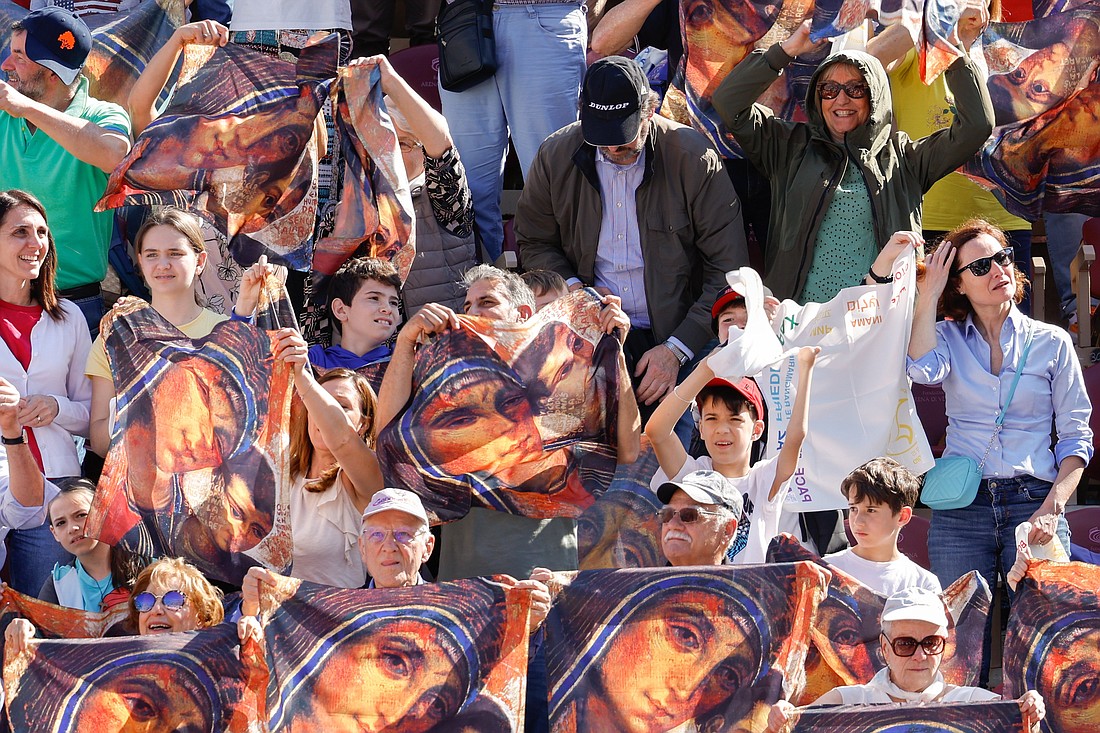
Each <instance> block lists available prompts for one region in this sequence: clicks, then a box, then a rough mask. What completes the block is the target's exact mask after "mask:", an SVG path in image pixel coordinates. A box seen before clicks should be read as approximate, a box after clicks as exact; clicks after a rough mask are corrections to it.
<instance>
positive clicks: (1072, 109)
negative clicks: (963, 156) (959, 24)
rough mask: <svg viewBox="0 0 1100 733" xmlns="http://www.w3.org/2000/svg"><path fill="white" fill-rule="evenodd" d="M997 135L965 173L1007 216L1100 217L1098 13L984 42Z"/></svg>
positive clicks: (1007, 30) (1035, 24) (1087, 7)
mask: <svg viewBox="0 0 1100 733" xmlns="http://www.w3.org/2000/svg"><path fill="white" fill-rule="evenodd" d="M982 44H983V51H984V57H985V62H986V66H987V67H988V69H989V78H988V87H989V96H990V98H991V99H992V101H993V109H994V113H995V116H996V126H995V127H994V129H993V134H992V136H991V137H990V138H989V140H988V141H986V143H985V145H984V146H983V147H982V149H981V150H980V151H978V154H977V155H976V156H975V157H974V158H972V159H971V160H970V161H969V162H968V163H967V164H966V165H965V166H964V167H963V169H962V172H963V173H964V174H965V175H967V176H968V177H970V178H971V179H973V180H974V181H976V182H977V183H979V184H980V185H982V186H984V187H986V188H988V189H990V190H992V191H993V193H994V194H995V195H996V196H997V198H998V200H1000V201H1001V203H1002V204H1003V205H1004V206H1005V208H1006V209H1008V210H1009V211H1010V212H1011V213H1013V214H1015V215H1017V216H1020V217H1023V218H1025V219H1028V220H1031V221H1034V220H1036V219H1038V218H1039V217H1040V216H1041V215H1042V213H1043V212H1044V211H1049V212H1060V213H1071V212H1072V213H1080V214H1088V215H1089V216H1100V3H1097V2H1093V3H1089V4H1084V5H1082V6H1080V7H1078V8H1076V9H1073V10H1068V11H1066V12H1062V13H1057V14H1054V15H1050V16H1048V17H1045V18H1037V19H1036V20H1031V21H1028V22H1026V23H991V24H990V26H989V28H988V29H986V32H985V34H984V35H983V37H982Z"/></svg>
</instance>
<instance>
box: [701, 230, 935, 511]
mask: <svg viewBox="0 0 1100 733" xmlns="http://www.w3.org/2000/svg"><path fill="white" fill-rule="evenodd" d="M915 265H916V258H915V255H914V254H913V252H912V250H910V251H909V252H907V253H905V254H904V255H902V256H901V257H899V258H898V259H897V260H896V261H895V262H894V265H893V268H892V269H891V272H892V273H893V275H894V280H893V281H892V282H891V283H889V284H885V285H864V286H859V287H852V288H845V289H844V290H841V291H840V292H839V293H838V294H837V296H836V297H835V298H833V299H832V300H830V301H829V302H827V303H807V304H806V305H799V304H798V303H796V302H794V301H793V300H785V301H783V302H782V303H781V304H780V306H779V310H778V314H777V315H776V316H775V317H774V318H773V319H772V321H771V323H772V324H774V325H768V322H767V320H765V319H764V318H763V317H762V316H757V315H756V312H757V309H759V311H760V312H762V310H763V297H762V295H761V296H760V297H756V298H753V299H752V300H750V299H749V298H748V297H746V306H747V307H748V308H749V323H748V325H747V327H746V328H745V330H744V331H742V332H740V333H739V334H733V335H731V336H730V340H729V344H728V345H727V346H726V347H724V348H723V349H722V350H721V351H720V352H719V353H718V354H716V355H715V356H712V357H711V360H710V364H711V366H712V368H714V369H715V373H716V374H718V375H719V376H722V377H726V378H735V379H740V378H741V377H742V376H746V375H748V376H755V377H756V381H757V383H758V384H759V385H760V391H761V392H762V393H763V396H764V403H765V406H766V408H767V412H768V445H767V453H766V454H767V455H777V454H778V452H779V449H780V448H781V447H782V443H783V437H784V436H785V435H786V432H787V425H788V423H789V422H790V419H791V412H792V410H793V409H794V398H795V394H796V391H797V389H798V384H797V376H798V368H797V363H796V356H795V355H794V353H793V351H791V350H793V349H797V348H799V347H802V346H818V347H820V348H821V354H820V355H819V356H818V358H817V368H816V369H815V370H814V383H813V394H812V395H811V397H810V402H809V408H808V409H809V430H808V432H807V433H806V440H805V442H804V443H803V444H802V453H801V455H800V458H799V460H798V467H797V469H796V470H795V472H794V475H793V476H792V477H791V491H790V494H789V495H788V497H787V504H786V506H787V507H788V508H789V509H791V510H793V511H799V512H802V511H816V510H820V509H844V508H847V506H848V502H847V500H846V499H845V498H844V496H843V495H842V494H841V493H840V485H841V483H842V482H843V480H844V477H845V476H847V475H848V474H849V473H850V472H851V471H852V469H854V468H855V467H857V466H859V465H862V464H863V463H865V462H866V461H869V460H871V459H872V458H876V457H878V456H890V457H891V458H894V459H895V460H897V461H898V462H899V463H901V464H902V465H903V466H905V467H906V468H908V469H909V470H911V471H913V472H914V473H917V474H922V473H924V472H925V471H927V470H928V469H929V468H931V467H932V462H933V458H932V451H931V448H930V447H929V445H928V438H927V437H926V436H925V434H924V430H923V429H922V427H921V424H920V420H919V419H918V418H917V412H916V405H915V403H914V401H913V395H912V392H911V390H910V387H909V380H908V379H907V378H906V376H905V353H906V348H907V346H908V343H909V331H910V327H911V324H912V320H913V293H914V286H915V282H916V275H915V272H916V269H915ZM746 269H747V268H742V270H741V271H740V272H744V271H745V270H746ZM726 277H727V279H729V280H730V282H731V284H732V283H735V282H736V283H738V286H739V287H743V285H741V283H742V281H743V280H745V278H746V277H747V276H746V275H741V274H739V273H738V272H734V273H729V274H727V276H726ZM751 278H752V280H753V282H755V283H758V282H759V276H758V275H756V273H755V272H753V273H751ZM739 292H743V291H739ZM735 336H736V338H735ZM777 337H778V339H779V342H780V343H781V345H782V349H787V350H788V351H787V353H786V355H785V356H782V357H781V358H779V359H778V360H777V361H775V362H774V363H773V365H772V366H770V367H768V368H766V369H764V371H762V372H760V373H759V374H757V372H756V370H757V368H758V367H759V365H760V364H761V362H762V361H767V359H764V360H762V359H761V358H760V356H759V355H760V354H761V353H764V354H771V353H776V352H777V351H779V350H778V349H777V348H776V344H775V341H776V338H777ZM770 358H771V357H770V356H769V357H768V359H770ZM717 364H721V370H720V368H719V366H717ZM867 405H876V406H877V407H876V409H874V410H868V409H867Z"/></svg>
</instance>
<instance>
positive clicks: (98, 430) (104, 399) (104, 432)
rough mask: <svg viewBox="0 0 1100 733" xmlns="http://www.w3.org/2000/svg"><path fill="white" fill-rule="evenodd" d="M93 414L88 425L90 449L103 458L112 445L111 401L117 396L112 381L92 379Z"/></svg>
mask: <svg viewBox="0 0 1100 733" xmlns="http://www.w3.org/2000/svg"><path fill="white" fill-rule="evenodd" d="M91 380H92V410H91V412H92V414H91V422H90V423H89V425H88V440H89V447H90V448H91V449H92V451H93V452H94V453H97V454H99V455H100V456H102V457H104V458H105V457H106V456H107V448H108V447H110V445H111V400H112V399H114V396H115V384H114V382H112V381H111V380H110V379H104V378H103V377H91Z"/></svg>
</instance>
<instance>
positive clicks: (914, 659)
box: [768, 586, 1046, 733]
mask: <svg viewBox="0 0 1100 733" xmlns="http://www.w3.org/2000/svg"><path fill="white" fill-rule="evenodd" d="M881 626H882V633H881V634H880V635H879V643H880V644H881V649H882V656H883V658H884V659H885V660H886V667H884V668H883V669H880V670H879V671H878V673H877V674H876V675H875V676H874V677H873V678H871V681H870V682H868V683H867V684H865V685H847V686H844V687H835V688H833V689H832V690H829V691H828V692H826V693H825V694H824V695H822V696H821V697H819V698H818V699H817V700H816V701H815V702H814V703H813V704H814V705H837V704H843V705H882V704H889V703H927V702H941V703H948V702H980V701H983V700H999V699H1000V696H999V695H997V693H995V692H990V691H989V690H986V689H983V688H981V687H965V686H959V685H950V684H947V683H946V682H944V679H943V675H942V674H940V662H942V661H943V650H944V647H945V646H946V645H947V637H948V634H949V631H948V626H949V624H948V618H947V608H946V607H945V606H944V603H943V599H942V598H940V596H939V595H937V594H935V593H933V592H932V591H930V590H927V589H925V588H920V587H916V586H913V587H909V588H906V589H904V590H901V591H898V592H897V593H895V594H894V595H892V596H890V597H889V598H888V599H886V605H885V606H884V607H883V609H882V622H881ZM1019 703H1020V711H1021V712H1022V713H1023V715H1024V720H1025V721H1028V722H1030V724H1031V729H1032V730H1033V731H1037V730H1038V729H1039V721H1041V720H1042V719H1043V718H1044V717H1045V715H1046V708H1045V706H1044V704H1043V698H1042V696H1041V695H1039V693H1038V692H1035V691H1034V690H1028V691H1027V692H1026V693H1024V695H1023V696H1022V697H1020V700H1019ZM794 713H795V707H794V706H793V705H791V703H789V702H787V701H785V700H780V701H779V702H778V703H776V704H775V705H773V706H772V710H771V714H770V716H769V718H768V730H769V731H771V733H783V732H784V731H787V730H790V727H791V725H792V723H793V722H794V721H795V720H796V719H797V715H795V714H794Z"/></svg>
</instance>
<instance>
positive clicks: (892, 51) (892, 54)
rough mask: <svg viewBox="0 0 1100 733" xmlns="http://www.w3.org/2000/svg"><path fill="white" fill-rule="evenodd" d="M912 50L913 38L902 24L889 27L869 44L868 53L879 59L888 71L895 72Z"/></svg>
mask: <svg viewBox="0 0 1100 733" xmlns="http://www.w3.org/2000/svg"><path fill="white" fill-rule="evenodd" d="M912 48H913V36H912V34H911V33H910V32H909V29H908V28H906V27H905V26H904V25H903V24H901V23H895V24H894V25H892V26H889V27H887V28H886V29H885V30H883V31H882V33H879V34H878V35H877V36H875V37H874V38H872V39H871V40H869V41H868V42H867V53H869V54H871V55H872V56H874V57H875V58H876V59H878V60H879V62H880V63H881V64H882V66H883V68H885V69H886V70H887V71H893V70H894V67H895V66H897V63H898V62H899V61H901V60H902V59H903V58H905V54H907V53H909V51H910V50H912Z"/></svg>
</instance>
